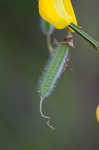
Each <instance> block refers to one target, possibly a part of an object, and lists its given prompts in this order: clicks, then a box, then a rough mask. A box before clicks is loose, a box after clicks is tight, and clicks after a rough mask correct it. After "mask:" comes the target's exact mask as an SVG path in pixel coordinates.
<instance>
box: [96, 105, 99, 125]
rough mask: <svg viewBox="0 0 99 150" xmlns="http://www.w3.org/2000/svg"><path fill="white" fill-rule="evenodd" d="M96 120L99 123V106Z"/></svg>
mask: <svg viewBox="0 0 99 150" xmlns="http://www.w3.org/2000/svg"><path fill="white" fill-rule="evenodd" d="M96 120H97V122H98V123H99V105H98V106H97V108H96Z"/></svg>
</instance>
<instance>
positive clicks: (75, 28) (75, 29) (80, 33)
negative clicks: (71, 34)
mask: <svg viewBox="0 0 99 150" xmlns="http://www.w3.org/2000/svg"><path fill="white" fill-rule="evenodd" d="M69 27H70V28H72V29H73V30H74V31H75V32H76V33H78V34H79V35H80V36H81V37H83V38H84V39H85V40H87V41H88V42H89V43H91V44H92V45H93V46H94V47H95V48H96V49H97V50H99V42H98V41H96V40H95V39H94V38H92V37H91V36H90V35H88V34H87V33H86V32H85V31H83V30H81V29H79V27H78V26H76V25H74V24H73V23H71V24H70V25H69Z"/></svg>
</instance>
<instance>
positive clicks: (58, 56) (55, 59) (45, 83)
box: [40, 45, 69, 128]
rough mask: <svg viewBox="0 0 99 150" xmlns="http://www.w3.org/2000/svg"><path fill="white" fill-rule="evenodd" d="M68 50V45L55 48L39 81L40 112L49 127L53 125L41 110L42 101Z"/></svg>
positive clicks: (57, 75)
mask: <svg viewBox="0 0 99 150" xmlns="http://www.w3.org/2000/svg"><path fill="white" fill-rule="evenodd" d="M68 51H69V50H68V45H60V46H58V47H57V48H56V50H55V54H53V56H52V58H51V60H50V62H49V63H48V65H47V67H46V68H45V69H46V72H45V73H43V77H42V78H43V79H42V80H41V83H40V96H41V100H40V114H41V116H42V117H43V118H46V119H48V122H47V124H48V126H50V127H51V128H53V127H52V126H51V125H50V124H49V119H50V117H49V116H46V115H44V113H43V112H42V103H43V101H44V100H45V98H47V97H48V96H49V95H50V94H51V92H52V90H53V89H54V87H55V84H56V81H57V79H58V78H59V77H60V76H61V74H62V72H63V69H64V65H65V63H66V61H67V58H68Z"/></svg>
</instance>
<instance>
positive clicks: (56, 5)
mask: <svg viewBox="0 0 99 150" xmlns="http://www.w3.org/2000/svg"><path fill="white" fill-rule="evenodd" d="M38 7H39V13H40V16H41V17H42V18H43V19H45V20H46V21H47V22H49V23H51V24H53V25H54V27H55V28H56V29H64V28H66V27H67V26H69V24H70V23H74V24H75V25H77V21H76V17H75V14H74V10H73V8H72V4H71V0H39V6H38Z"/></svg>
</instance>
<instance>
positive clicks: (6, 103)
mask: <svg viewBox="0 0 99 150" xmlns="http://www.w3.org/2000/svg"><path fill="white" fill-rule="evenodd" d="M72 2H73V6H74V8H75V12H76V16H77V20H78V24H79V25H82V26H83V28H84V29H85V31H88V33H90V34H91V35H92V36H93V37H95V38H96V39H97V40H98V41H99V29H98V27H99V1H97V0H94V1H90V0H86V1H83V0H81V1H79V0H74V1H72ZM33 4H34V0H28V1H26V0H23V1H22V0H14V1H13V0H9V1H8V0H0V149H1V150H60V149H61V150H93V149H96V148H97V149H98V147H99V124H98V123H97V122H96V115H95V111H96V106H97V104H99V52H97V51H95V49H94V48H93V47H91V46H90V45H89V44H88V43H87V42H86V41H84V40H83V39H81V38H80V37H79V36H77V35H76V34H74V39H75V48H74V49H72V50H71V59H72V67H73V72H72V73H71V72H70V71H69V70H68V71H67V72H65V73H64V74H63V75H62V77H61V79H60V80H59V82H58V84H57V86H56V89H55V90H54V92H53V93H52V95H51V96H50V97H49V98H48V99H47V100H46V102H45V104H44V109H45V111H48V112H49V114H50V116H52V120H53V124H54V126H55V127H56V131H55V132H52V131H51V130H50V129H49V128H48V127H47V126H46V124H45V120H43V119H41V117H40V114H39V101H40V98H39V96H38V94H37V84H38V80H39V77H40V75H41V72H42V71H43V67H44V65H45V63H46V62H47V60H48V57H49V53H48V50H47V46H46V39H45V36H44V35H43V34H42V33H41V30H40V20H39V19H40V18H39V16H38V14H37V12H36V13H33ZM55 32H56V31H55ZM56 34H57V38H59V39H61V40H63V35H64V33H63V32H62V31H57V33H56Z"/></svg>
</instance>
